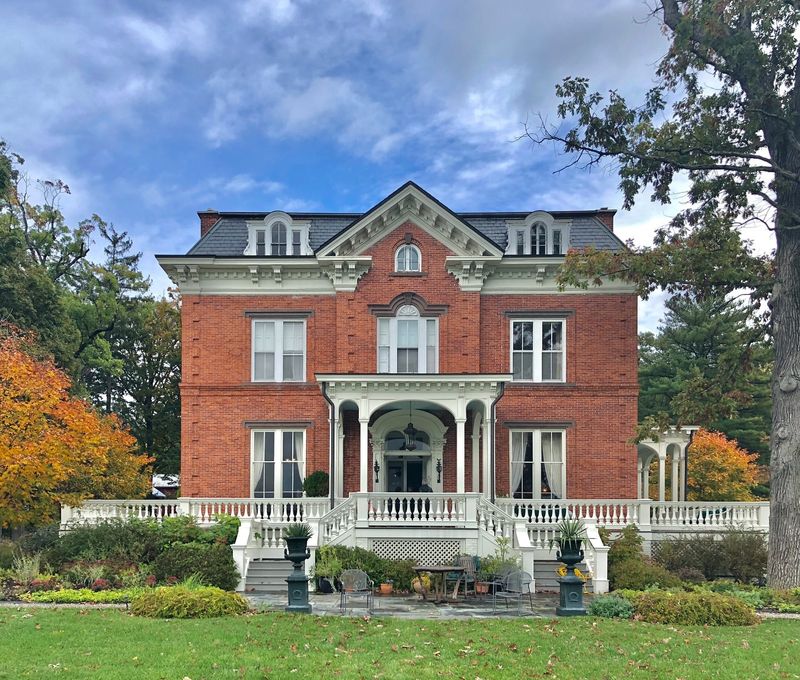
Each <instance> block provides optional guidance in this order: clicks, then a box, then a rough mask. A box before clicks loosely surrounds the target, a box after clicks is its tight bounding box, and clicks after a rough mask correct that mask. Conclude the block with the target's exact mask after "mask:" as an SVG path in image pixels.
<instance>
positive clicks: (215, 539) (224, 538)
mask: <svg viewBox="0 0 800 680" xmlns="http://www.w3.org/2000/svg"><path fill="white" fill-rule="evenodd" d="M214 521H215V522H216V523H215V524H212V525H211V526H210V527H209V528H208V529H206V530H205V531H204V532H203V535H202V536H201V540H205V541H208V542H209V543H224V544H225V545H232V544H234V543H236V536H237V535H238V533H239V525H240V524H241V523H242V522H241V520H240V519H239V518H238V517H233V516H231V515H224V514H220V515H214Z"/></svg>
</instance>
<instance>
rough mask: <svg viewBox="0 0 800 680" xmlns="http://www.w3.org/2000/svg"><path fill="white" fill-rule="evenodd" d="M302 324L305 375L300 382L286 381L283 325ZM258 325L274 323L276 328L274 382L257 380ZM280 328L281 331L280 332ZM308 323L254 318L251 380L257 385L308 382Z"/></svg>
mask: <svg viewBox="0 0 800 680" xmlns="http://www.w3.org/2000/svg"><path fill="white" fill-rule="evenodd" d="M287 321H289V322H291V323H301V324H303V373H302V376H303V377H302V378H301V379H300V380H284V379H283V324H284V322H287ZM257 323H274V324H276V327H275V377H274V379H272V380H262V379H256V346H255V338H256V324H257ZM278 328H280V331H279V330H278ZM306 330H307V329H306V322H305V319H262V318H258V317H254V318H253V320H252V322H251V324H250V380H251V382H255V383H276V382H292V383H302V382H306V368H307V362H308V342H307V336H306Z"/></svg>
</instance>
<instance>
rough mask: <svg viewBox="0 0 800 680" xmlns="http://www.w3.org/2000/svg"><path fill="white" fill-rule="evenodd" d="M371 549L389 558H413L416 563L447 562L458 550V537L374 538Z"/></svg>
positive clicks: (460, 546)
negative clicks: (419, 538) (420, 538)
mask: <svg viewBox="0 0 800 680" xmlns="http://www.w3.org/2000/svg"><path fill="white" fill-rule="evenodd" d="M372 551H373V552H374V553H377V554H378V555H380V556H381V557H383V558H385V559H389V560H414V561H415V562H417V564H449V563H451V562H452V561H453V558H454V557H456V555H458V554H459V553H460V552H462V542H461V541H460V540H458V539H443V538H442V539H440V538H431V539H423V540H408V539H391V538H376V539H373V541H372Z"/></svg>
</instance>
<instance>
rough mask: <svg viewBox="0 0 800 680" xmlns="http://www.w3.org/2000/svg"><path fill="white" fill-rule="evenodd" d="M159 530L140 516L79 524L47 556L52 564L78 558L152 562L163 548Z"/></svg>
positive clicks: (62, 537)
mask: <svg viewBox="0 0 800 680" xmlns="http://www.w3.org/2000/svg"><path fill="white" fill-rule="evenodd" d="M165 521H166V520H165ZM159 533H160V530H159V525H158V523H156V522H154V521H145V520H138V519H130V520H121V519H111V520H108V521H105V522H100V523H98V524H92V525H89V524H86V525H80V526H76V527H74V528H72V529H70V530H69V531H68V532H66V533H65V534H64V535H63V536H61V538H60V539H59V540H58V541H57V542H56V543H55V544H54V545H52V546H51V547H50V549H49V550H48V551H47V554H46V559H47V561H48V562H49V563H50V564H51V565H52V566H53V567H60V566H61V565H62V564H64V563H66V562H76V561H78V560H95V561H96V560H109V559H110V560H121V561H125V562H135V563H147V562H152V561H153V560H154V559H155V558H156V556H157V555H158V553H159V552H160V550H161V541H160V537H159Z"/></svg>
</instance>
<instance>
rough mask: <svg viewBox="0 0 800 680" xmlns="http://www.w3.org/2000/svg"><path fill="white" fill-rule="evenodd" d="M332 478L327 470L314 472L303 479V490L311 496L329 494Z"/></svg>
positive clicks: (318, 496) (320, 496)
mask: <svg viewBox="0 0 800 680" xmlns="http://www.w3.org/2000/svg"><path fill="white" fill-rule="evenodd" d="M329 484H330V479H329V477H328V473H327V472H325V470H317V471H316V472H312V473H311V474H310V475H309V476H308V477H306V478H305V479H304V480H303V491H305V492H306V496H308V497H309V498H323V497H324V496H327V495H328V490H329V488H330V487H329Z"/></svg>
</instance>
